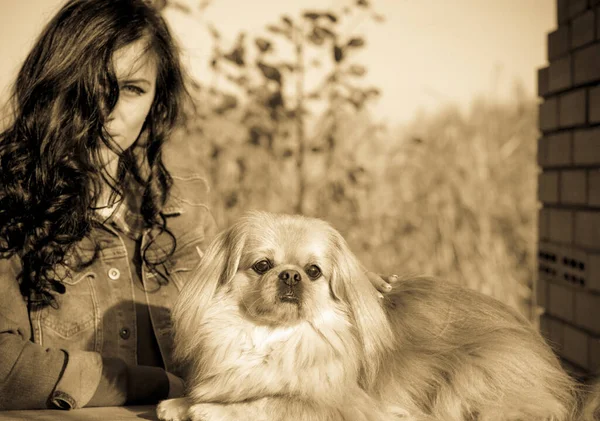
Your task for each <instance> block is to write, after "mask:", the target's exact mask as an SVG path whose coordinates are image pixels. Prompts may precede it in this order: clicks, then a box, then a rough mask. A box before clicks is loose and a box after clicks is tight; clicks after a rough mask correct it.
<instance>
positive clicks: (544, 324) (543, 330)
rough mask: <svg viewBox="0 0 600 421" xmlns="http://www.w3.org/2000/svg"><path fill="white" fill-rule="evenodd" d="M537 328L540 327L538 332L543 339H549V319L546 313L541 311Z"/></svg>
mask: <svg viewBox="0 0 600 421" xmlns="http://www.w3.org/2000/svg"><path fill="white" fill-rule="evenodd" d="M539 328H540V334H541V335H542V336H543V337H544V339H546V340H549V339H550V320H549V318H548V316H547V315H546V314H543V313H542V314H541V315H540V323H539Z"/></svg>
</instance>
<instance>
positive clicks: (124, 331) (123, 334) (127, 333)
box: [119, 327, 131, 339]
mask: <svg viewBox="0 0 600 421" xmlns="http://www.w3.org/2000/svg"><path fill="white" fill-rule="evenodd" d="M130 335H131V332H130V331H129V329H128V328H126V327H122V328H121V330H120V331H119V336H120V337H121V338H123V339H129V336H130Z"/></svg>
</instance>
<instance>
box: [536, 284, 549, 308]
mask: <svg viewBox="0 0 600 421" xmlns="http://www.w3.org/2000/svg"><path fill="white" fill-rule="evenodd" d="M535 288H536V290H535V293H536V305H537V306H538V307H542V308H546V306H547V305H548V282H547V281H545V280H544V279H538V280H537V284H536V286H535Z"/></svg>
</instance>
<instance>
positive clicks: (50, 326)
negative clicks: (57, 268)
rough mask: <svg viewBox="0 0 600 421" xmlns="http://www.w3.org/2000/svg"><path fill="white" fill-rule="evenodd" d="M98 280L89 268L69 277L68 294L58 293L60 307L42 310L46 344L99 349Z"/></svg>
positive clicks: (43, 335) (67, 347)
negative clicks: (95, 284)
mask: <svg viewBox="0 0 600 421" xmlns="http://www.w3.org/2000/svg"><path fill="white" fill-rule="evenodd" d="M95 280H96V274H95V273H94V272H89V271H88V272H84V273H77V274H73V275H72V277H70V278H69V277H67V278H66V279H65V280H64V281H63V283H64V284H65V287H66V291H65V293H64V294H62V295H60V296H57V302H58V307H57V308H53V307H46V308H44V309H43V310H41V317H40V320H41V327H42V335H41V336H42V342H43V344H44V345H45V346H54V347H59V348H65V349H81V350H89V351H99V349H98V348H99V343H98V342H99V341H97V340H96V339H97V335H98V302H97V300H96V291H95V288H94V283H95Z"/></svg>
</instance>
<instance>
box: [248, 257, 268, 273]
mask: <svg viewBox="0 0 600 421" xmlns="http://www.w3.org/2000/svg"><path fill="white" fill-rule="evenodd" d="M252 269H253V270H254V272H256V273H258V274H259V275H262V274H263V273H265V272H267V271H268V270H269V269H271V262H269V261H268V260H267V259H264V260H260V261H258V262H256V263H255V264H254V265H253V266H252Z"/></svg>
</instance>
